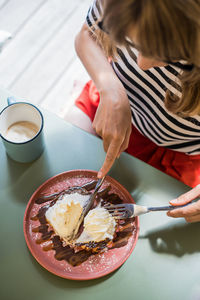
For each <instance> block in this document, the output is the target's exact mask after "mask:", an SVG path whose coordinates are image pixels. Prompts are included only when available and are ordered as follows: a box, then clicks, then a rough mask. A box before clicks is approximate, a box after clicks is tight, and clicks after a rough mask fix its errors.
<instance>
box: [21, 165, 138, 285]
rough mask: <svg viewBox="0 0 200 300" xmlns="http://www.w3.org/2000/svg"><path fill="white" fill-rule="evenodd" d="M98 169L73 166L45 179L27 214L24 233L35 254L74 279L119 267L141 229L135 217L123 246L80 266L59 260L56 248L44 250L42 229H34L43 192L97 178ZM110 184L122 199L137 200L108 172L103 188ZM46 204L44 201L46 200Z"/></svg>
mask: <svg viewBox="0 0 200 300" xmlns="http://www.w3.org/2000/svg"><path fill="white" fill-rule="evenodd" d="M96 175H97V172H95V171H88V170H73V171H68V172H64V173H61V174H58V175H56V176H54V177H51V178H50V179H48V180H47V181H45V182H44V183H43V184H42V185H41V186H40V187H39V188H38V189H37V190H36V191H35V192H34V194H33V195H32V197H31V198H30V200H29V202H28V205H27V207H26V211H25V214H24V235H25V240H26V243H27V245H28V248H29V250H30V252H31V254H32V255H33V257H34V258H35V259H36V260H37V261H38V263H39V264H40V265H42V266H43V267H44V268H45V269H47V270H48V271H49V272H51V273H53V274H55V275H57V276H60V277H63V278H67V279H72V280H90V279H95V278H99V277H102V276H105V275H107V274H109V273H111V272H113V271H115V270H116V269H117V268H119V267H120V266H121V265H122V264H123V263H124V262H125V261H126V260H127V259H128V257H129V256H130V254H131V253H132V251H133V249H134V247H135V245H136V242H137V239H138V233H139V219H138V217H136V218H135V220H134V224H133V225H134V227H135V230H134V231H133V234H132V235H131V236H130V238H129V240H128V243H127V244H126V245H125V246H123V247H120V248H114V249H111V250H108V251H106V252H104V253H102V254H96V255H92V256H90V257H89V258H88V259H87V260H86V261H85V262H83V263H82V264H80V265H79V266H76V267H73V266H71V265H70V264H68V263H67V262H66V261H65V260H62V261H58V260H56V259H55V258H54V254H55V251H54V250H50V251H44V250H43V249H42V246H41V244H36V239H37V238H38V236H39V235H40V233H35V232H33V231H32V229H33V228H34V227H36V226H37V225H38V223H37V222H38V221H34V220H32V219H31V217H33V216H35V215H36V214H37V212H38V209H39V208H40V207H41V206H42V204H41V205H38V204H36V203H35V200H36V199H37V198H38V197H39V196H40V195H41V194H47V195H48V194H51V193H54V192H58V191H62V190H64V189H66V188H68V187H72V186H81V185H83V184H85V183H87V182H90V181H92V180H96V179H97V177H96ZM107 185H111V191H112V192H114V193H115V194H117V195H119V196H120V198H121V199H122V200H123V202H134V201H133V199H132V197H131V195H130V194H129V192H128V191H127V190H126V189H125V188H124V187H123V186H122V185H121V184H120V183H119V182H117V181H116V180H114V179H113V178H111V177H110V176H106V178H105V181H104V183H103V188H104V187H106V186H107ZM43 205H44V204H43Z"/></svg>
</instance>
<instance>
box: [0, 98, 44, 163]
mask: <svg viewBox="0 0 200 300" xmlns="http://www.w3.org/2000/svg"><path fill="white" fill-rule="evenodd" d="M7 100H8V106H6V107H5V108H4V109H3V110H2V111H1V112H0V135H1V138H2V141H3V144H4V146H5V149H6V152H7V154H8V156H9V157H10V158H12V159H13V160H15V161H18V162H23V163H27V162H32V161H34V160H35V159H37V158H38V157H39V156H40V155H41V154H42V152H43V150H44V137H43V127H44V118H43V115H42V113H41V111H40V110H39V109H38V108H37V107H36V106H35V105H33V104H31V103H26V102H16V99H15V98H14V97H9V98H8V99H7ZM18 122H31V123H33V124H34V125H35V126H36V127H37V129H38V130H37V131H36V132H35V134H33V136H31V138H29V139H27V140H25V141H24V140H21V141H20V139H19V140H17V141H16V140H14V139H13V140H12V138H10V137H8V134H7V132H8V130H9V128H10V127H11V126H12V125H13V124H16V123H18Z"/></svg>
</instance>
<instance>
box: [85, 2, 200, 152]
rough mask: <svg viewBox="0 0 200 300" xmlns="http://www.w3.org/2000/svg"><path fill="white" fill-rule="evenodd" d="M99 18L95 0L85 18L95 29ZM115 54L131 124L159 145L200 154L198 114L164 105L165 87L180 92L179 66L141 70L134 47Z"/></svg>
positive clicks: (120, 48) (121, 49) (115, 63)
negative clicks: (180, 112) (176, 111)
mask: <svg viewBox="0 0 200 300" xmlns="http://www.w3.org/2000/svg"><path fill="white" fill-rule="evenodd" d="M98 20H101V9H100V8H99V6H97V5H96V1H94V3H93V5H92V6H91V7H90V9H89V11H88V14H87V18H86V22H87V24H88V26H89V27H91V26H93V28H94V29H93V30H95V27H96V26H98V25H97V24H98ZM118 54H119V57H117V58H116V61H115V62H112V66H113V69H114V71H115V73H116V75H117V76H118V78H119V79H120V80H121V82H122V83H123V85H124V87H125V89H126V92H127V95H128V98H129V101H130V106H131V111H132V123H133V125H134V126H135V127H136V128H137V129H138V130H139V131H140V132H141V133H142V134H143V135H144V136H146V137H147V138H149V139H150V140H151V141H153V142H154V143H155V144H157V145H158V146H162V147H166V148H169V149H172V150H175V151H179V152H184V153H187V154H190V155H195V154H200V116H194V117H187V118H181V117H179V116H177V115H175V114H173V113H171V112H169V111H168V110H167V109H166V108H165V105H164V99H165V94H166V90H170V91H171V92H173V93H174V94H176V95H177V96H181V88H179V87H178V86H177V84H176V85H175V84H174V83H175V82H176V83H179V86H180V82H179V80H178V78H177V76H178V75H179V73H180V72H181V69H180V68H178V67H176V66H174V65H173V66H172V65H167V66H165V67H155V68H151V69H149V70H147V71H143V70H141V69H140V68H139V67H138V65H137V62H136V57H137V50H136V49H134V48H129V49H126V48H125V47H121V46H118Z"/></svg>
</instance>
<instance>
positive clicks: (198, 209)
mask: <svg viewBox="0 0 200 300" xmlns="http://www.w3.org/2000/svg"><path fill="white" fill-rule="evenodd" d="M198 196H200V184H198V185H197V186H196V187H195V188H193V189H191V190H190V191H189V192H187V193H185V194H183V195H181V196H179V197H178V198H177V199H174V200H171V201H170V204H172V205H174V206H177V205H184V204H187V203H189V202H191V201H192V200H194V199H196V198H197V197H198ZM167 215H168V216H169V217H173V218H180V217H182V218H185V220H186V221H187V222H189V223H192V222H200V199H199V200H197V201H196V202H195V203H191V204H190V205H188V206H186V207H182V208H176V209H174V210H171V211H168V213H167Z"/></svg>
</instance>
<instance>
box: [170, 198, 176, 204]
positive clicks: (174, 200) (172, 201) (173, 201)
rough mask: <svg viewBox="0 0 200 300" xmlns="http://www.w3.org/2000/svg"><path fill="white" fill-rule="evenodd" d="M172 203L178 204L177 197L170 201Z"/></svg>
mask: <svg viewBox="0 0 200 300" xmlns="http://www.w3.org/2000/svg"><path fill="white" fill-rule="evenodd" d="M169 202H170V203H171V204H177V203H178V200H177V199H173V200H171V201H169Z"/></svg>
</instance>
